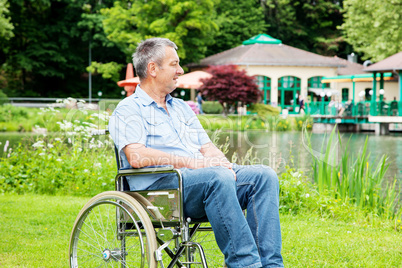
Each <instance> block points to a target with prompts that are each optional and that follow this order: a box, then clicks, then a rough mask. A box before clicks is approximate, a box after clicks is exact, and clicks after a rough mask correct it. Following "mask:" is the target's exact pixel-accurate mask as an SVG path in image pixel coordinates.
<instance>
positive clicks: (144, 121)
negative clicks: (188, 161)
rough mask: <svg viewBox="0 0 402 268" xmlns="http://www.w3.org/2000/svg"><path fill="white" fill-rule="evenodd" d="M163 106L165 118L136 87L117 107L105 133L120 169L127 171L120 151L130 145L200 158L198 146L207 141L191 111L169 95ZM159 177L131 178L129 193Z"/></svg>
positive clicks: (187, 106)
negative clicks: (114, 151)
mask: <svg viewBox="0 0 402 268" xmlns="http://www.w3.org/2000/svg"><path fill="white" fill-rule="evenodd" d="M166 106H167V109H168V111H169V114H168V113H167V112H166V110H165V109H164V108H163V107H161V106H159V105H158V104H157V103H156V102H155V101H154V100H153V99H152V98H151V97H150V96H149V95H148V94H147V93H146V92H145V91H144V90H142V89H141V87H140V85H138V86H137V88H136V90H135V93H134V94H133V95H131V96H130V97H127V98H125V99H124V100H122V101H121V102H120V103H119V104H118V105H117V107H116V109H115V110H114V112H113V114H112V116H111V118H110V121H109V132H110V135H111V136H112V139H113V141H114V143H115V145H116V147H117V148H118V150H119V152H120V156H121V158H122V168H131V166H130V164H129V163H128V161H127V157H126V156H125V154H124V152H123V151H122V150H123V148H124V147H125V146H127V145H129V144H132V143H140V144H143V145H145V146H146V147H147V148H153V149H156V150H160V151H163V152H167V153H170V154H174V155H178V156H186V157H191V158H202V157H203V156H202V154H201V152H200V149H201V146H202V145H204V144H206V143H208V142H210V141H211V140H210V139H209V137H208V134H207V133H206V132H205V130H204V128H203V127H202V126H201V123H200V121H199V120H198V118H197V116H196V115H195V113H194V112H193V110H192V109H191V108H190V106H189V105H188V104H187V103H185V102H184V101H183V100H181V99H177V98H173V97H172V96H171V95H169V94H168V95H167V96H166ZM162 176H164V175H163V174H162V175H151V176H149V175H145V176H131V177H129V178H128V183H129V185H130V189H131V190H134V189H135V190H143V189H146V188H147V187H148V186H150V185H151V184H152V183H154V182H155V181H157V180H158V179H159V178H160V177H162Z"/></svg>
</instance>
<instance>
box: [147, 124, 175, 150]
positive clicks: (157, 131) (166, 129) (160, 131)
mask: <svg viewBox="0 0 402 268" xmlns="http://www.w3.org/2000/svg"><path fill="white" fill-rule="evenodd" d="M145 124H146V129H147V146H151V147H152V146H154V145H163V144H166V141H167V140H168V139H169V137H170V136H171V134H170V126H169V124H168V123H167V122H165V121H163V120H162V119H160V118H154V117H150V118H145Z"/></svg>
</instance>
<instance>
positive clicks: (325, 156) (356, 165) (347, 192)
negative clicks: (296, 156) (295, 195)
mask: <svg viewBox="0 0 402 268" xmlns="http://www.w3.org/2000/svg"><path fill="white" fill-rule="evenodd" d="M334 136H335V129H334V130H333V131H332V133H331V135H330V136H329V140H328V144H327V146H326V148H325V153H324V146H323V148H322V150H321V151H322V152H321V153H318V152H316V154H317V153H318V157H317V156H315V157H314V158H313V161H314V162H313V178H314V181H315V183H316V184H317V187H318V192H319V193H320V194H323V193H327V191H328V192H329V194H330V195H331V196H332V197H333V198H335V199H338V198H339V199H341V200H347V201H348V202H349V203H351V204H354V205H356V206H357V207H358V208H360V209H361V210H366V211H370V212H371V213H374V214H376V215H379V216H381V217H384V218H386V219H388V218H390V219H393V218H400V217H401V216H402V208H401V201H400V200H399V194H400V191H398V189H397V185H396V179H394V182H392V183H389V182H386V181H385V174H386V172H387V169H388V166H389V164H388V163H387V158H386V156H383V157H382V158H381V159H380V160H379V161H376V162H377V164H374V163H370V162H369V154H367V139H366V142H365V144H364V147H363V148H362V150H361V152H359V155H357V156H356V155H354V154H351V155H349V152H348V145H343V144H342V142H341V139H340V136H339V134H338V140H337V141H336V140H334ZM309 143H310V141H309ZM337 146H339V148H344V152H343V153H342V156H341V161H340V163H337V161H338V159H337V155H336V154H337V153H338V150H339V148H337ZM310 150H311V152H312V153H313V150H312V147H311V144H310ZM313 155H314V154H313Z"/></svg>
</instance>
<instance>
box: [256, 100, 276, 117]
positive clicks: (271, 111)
mask: <svg viewBox="0 0 402 268" xmlns="http://www.w3.org/2000/svg"><path fill="white" fill-rule="evenodd" d="M248 110H249V112H251V113H257V114H258V115H259V116H261V117H263V118H265V117H267V116H274V115H275V116H277V115H279V113H280V108H278V107H274V106H271V105H267V104H262V103H254V104H251V105H250V106H249V107H248Z"/></svg>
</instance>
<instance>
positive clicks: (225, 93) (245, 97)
mask: <svg viewBox="0 0 402 268" xmlns="http://www.w3.org/2000/svg"><path fill="white" fill-rule="evenodd" d="M207 72H209V73H210V74H212V77H211V78H208V79H203V80H201V81H202V82H203V86H202V87H201V88H200V91H201V93H202V95H203V96H206V97H207V98H208V100H216V101H219V102H220V103H221V104H222V105H223V103H226V104H227V107H226V108H227V109H228V108H229V107H230V106H232V105H235V104H236V102H241V103H242V104H251V103H256V102H257V101H258V100H259V98H260V97H261V91H260V90H259V89H258V86H257V84H256V83H255V79H254V77H252V76H248V75H247V74H246V71H245V70H239V69H238V68H237V66H236V65H219V66H211V67H209V68H208V70H207Z"/></svg>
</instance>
